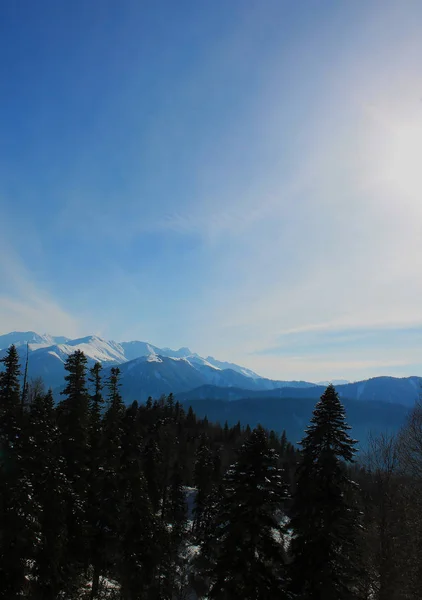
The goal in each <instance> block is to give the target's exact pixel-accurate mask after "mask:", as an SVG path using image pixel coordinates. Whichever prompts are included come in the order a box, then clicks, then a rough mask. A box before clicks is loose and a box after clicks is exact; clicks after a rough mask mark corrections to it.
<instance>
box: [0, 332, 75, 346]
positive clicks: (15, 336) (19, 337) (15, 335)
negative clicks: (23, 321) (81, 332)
mask: <svg viewBox="0 0 422 600" xmlns="http://www.w3.org/2000/svg"><path fill="white" fill-rule="evenodd" d="M67 341H69V340H68V338H66V337H63V336H58V337H54V336H51V335H48V334H46V333H44V334H42V335H40V334H39V333H35V331H12V332H11V333H6V334H5V335H0V350H4V349H5V348H8V347H9V346H11V345H12V344H14V345H15V346H16V347H17V348H19V347H20V346H26V345H27V344H29V347H30V350H37V349H38V348H47V347H48V346H53V345H54V344H63V343H66V342H67Z"/></svg>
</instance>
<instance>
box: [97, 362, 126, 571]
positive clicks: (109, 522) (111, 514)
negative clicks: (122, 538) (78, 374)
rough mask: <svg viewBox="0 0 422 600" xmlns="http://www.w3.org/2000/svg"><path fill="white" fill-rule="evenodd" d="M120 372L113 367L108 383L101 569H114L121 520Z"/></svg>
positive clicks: (116, 559)
mask: <svg viewBox="0 0 422 600" xmlns="http://www.w3.org/2000/svg"><path fill="white" fill-rule="evenodd" d="M119 377H120V370H119V368H118V367H113V368H112V369H111V370H110V376H109V378H108V380H107V388H108V408H107V410H106V412H105V414H104V421H103V446H102V461H103V466H104V476H103V488H102V492H101V507H100V512H101V516H100V519H99V530H100V532H99V538H98V540H97V542H100V545H101V552H102V559H101V561H102V569H103V570H107V569H112V568H113V567H114V565H116V563H117V561H118V546H119V520H120V514H121V506H122V497H121V459H122V444H123V437H124V433H123V417H124V414H125V408H124V405H123V401H122V397H121V395H120V391H119V387H120V383H119Z"/></svg>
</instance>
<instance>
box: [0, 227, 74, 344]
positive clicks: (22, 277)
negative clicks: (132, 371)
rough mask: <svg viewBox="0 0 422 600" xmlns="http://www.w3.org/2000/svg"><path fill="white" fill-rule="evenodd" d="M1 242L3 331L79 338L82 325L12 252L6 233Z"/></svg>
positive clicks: (0, 324)
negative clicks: (42, 333) (34, 332)
mask: <svg viewBox="0 0 422 600" xmlns="http://www.w3.org/2000/svg"><path fill="white" fill-rule="evenodd" d="M2 234H3V235H2V236H1V240H0V281H2V291H1V292H0V331H1V332H3V333H6V332H9V331H13V330H18V331H23V330H30V331H37V332H47V333H53V334H56V335H67V336H78V335H79V334H82V333H83V325H82V323H81V322H80V321H79V320H78V319H77V318H76V317H74V316H73V315H72V314H71V313H70V312H68V311H67V310H66V309H65V308H63V307H62V306H60V305H59V304H58V303H57V302H56V301H55V300H54V298H52V297H51V296H49V294H48V292H47V291H46V288H45V287H44V288H40V287H39V284H37V282H36V281H34V279H33V277H31V275H30V273H29V272H28V271H27V269H26V268H25V266H24V264H23V263H22V261H21V260H20V258H19V257H18V256H17V254H16V253H15V252H14V251H13V244H12V242H11V240H10V239H9V242H8V243H6V238H5V234H4V231H3V232H2Z"/></svg>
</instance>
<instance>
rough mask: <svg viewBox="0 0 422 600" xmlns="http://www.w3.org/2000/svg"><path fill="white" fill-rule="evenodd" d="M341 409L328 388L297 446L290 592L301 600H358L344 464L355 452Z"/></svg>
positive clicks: (350, 490) (353, 510)
mask: <svg viewBox="0 0 422 600" xmlns="http://www.w3.org/2000/svg"><path fill="white" fill-rule="evenodd" d="M349 430H350V427H349V426H348V425H347V424H346V420H345V410H344V407H343V406H342V404H341V402H340V399H339V397H338V394H337V392H336V390H335V388H334V386H333V385H329V386H328V388H327V389H326V391H325V392H324V394H323V395H322V396H321V399H320V401H319V402H318V404H317V405H316V408H315V410H314V413H313V417H312V419H311V424H310V426H309V427H308V429H307V430H306V435H305V437H304V438H303V440H302V441H301V442H300V444H301V446H302V450H301V461H300V464H299V466H298V469H297V486H296V491H295V494H294V498H293V505H292V510H291V517H292V519H291V527H292V529H293V532H294V535H293V539H292V554H293V565H292V590H293V592H294V593H295V594H296V597H298V598H301V599H305V598H306V600H352V599H353V600H356V598H359V591H358V575H359V563H358V553H357V548H358V546H357V541H358V536H359V528H360V525H359V512H358V509H357V507H356V503H355V499H354V487H355V484H354V483H353V482H352V481H351V480H350V478H349V476H348V473H347V468H346V464H347V463H351V462H353V457H354V454H355V452H356V450H355V448H354V446H355V444H356V441H355V440H353V439H352V438H351V437H350V436H349V433H348V431H349Z"/></svg>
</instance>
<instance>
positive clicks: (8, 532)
mask: <svg viewBox="0 0 422 600" xmlns="http://www.w3.org/2000/svg"><path fill="white" fill-rule="evenodd" d="M0 362H2V363H3V366H4V370H3V371H2V372H1V373H0V582H1V583H0V598H5V599H9V598H17V597H18V596H19V595H20V594H21V593H22V592H23V590H24V588H25V587H26V583H27V581H26V573H27V564H28V560H29V559H30V558H31V555H32V535H31V531H32V521H33V516H32V514H31V512H32V508H31V504H30V501H31V498H32V489H31V486H30V481H29V478H28V476H27V473H26V470H25V468H24V466H25V465H24V458H25V448H24V439H23V436H22V433H23V431H22V430H23V412H22V405H21V395H20V383H19V377H20V366H19V356H18V353H17V350H16V348H15V346H10V348H9V349H8V351H7V353H6V356H5V357H4V358H2V359H1V361H0Z"/></svg>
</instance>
